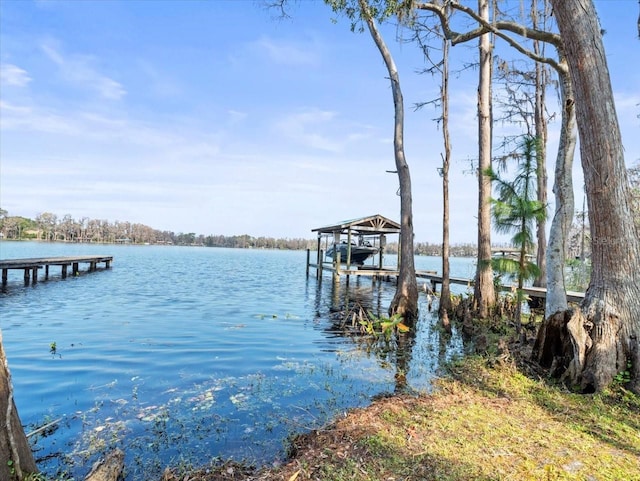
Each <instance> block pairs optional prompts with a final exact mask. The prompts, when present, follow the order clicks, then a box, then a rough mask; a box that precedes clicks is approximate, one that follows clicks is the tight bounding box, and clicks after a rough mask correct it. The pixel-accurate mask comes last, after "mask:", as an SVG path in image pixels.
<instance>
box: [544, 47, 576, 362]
mask: <svg viewBox="0 0 640 481" xmlns="http://www.w3.org/2000/svg"><path fill="white" fill-rule="evenodd" d="M559 64H560V66H562V67H563V68H564V69H565V70H564V71H563V70H560V69H557V70H556V71H557V72H558V75H559V77H560V100H561V103H562V125H561V127H560V141H559V143H558V156H557V158H556V168H555V181H554V186H553V193H554V195H555V213H554V216H553V220H552V221H551V229H550V231H549V245H548V246H547V298H546V301H545V318H546V319H548V318H549V316H551V315H552V314H555V313H556V312H560V311H564V310H566V309H567V307H568V306H567V291H566V288H565V281H564V267H565V259H566V257H567V251H568V242H569V231H570V229H571V222H572V220H573V210H574V200H573V175H572V169H573V155H574V152H575V148H576V141H577V138H576V137H577V135H576V134H577V130H576V111H575V100H574V97H573V87H572V85H571V79H570V78H569V71H568V66H567V63H566V60H565V59H564V58H561V59H560V62H559ZM543 328H544V326H543ZM534 350H535V349H534Z"/></svg>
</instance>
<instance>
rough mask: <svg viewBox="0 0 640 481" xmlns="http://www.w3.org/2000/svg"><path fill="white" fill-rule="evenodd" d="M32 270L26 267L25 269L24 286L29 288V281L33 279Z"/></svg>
mask: <svg viewBox="0 0 640 481" xmlns="http://www.w3.org/2000/svg"><path fill="white" fill-rule="evenodd" d="M30 271H31V269H29V268H28V267H26V268H25V269H24V285H25V286H28V285H29V279H30V278H31V272H30Z"/></svg>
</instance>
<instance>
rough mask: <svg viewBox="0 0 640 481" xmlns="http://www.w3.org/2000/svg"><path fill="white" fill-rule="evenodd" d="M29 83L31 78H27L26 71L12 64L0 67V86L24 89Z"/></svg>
mask: <svg viewBox="0 0 640 481" xmlns="http://www.w3.org/2000/svg"><path fill="white" fill-rule="evenodd" d="M29 82H31V77H29V74H28V73H27V71H26V70H24V69H21V68H20V67H18V66H17V65H12V64H2V65H0V83H1V84H4V85H11V86H14V87H24V86H25V85H27V84H28V83H29Z"/></svg>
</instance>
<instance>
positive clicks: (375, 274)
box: [307, 254, 584, 302]
mask: <svg viewBox="0 0 640 481" xmlns="http://www.w3.org/2000/svg"><path fill="white" fill-rule="evenodd" d="M310 267H313V268H315V269H316V270H317V271H318V274H319V275H322V271H324V270H328V271H330V272H332V273H333V274H334V275H340V276H342V275H346V276H347V285H348V282H349V276H368V277H372V278H374V279H377V278H382V279H384V278H390V277H397V276H398V274H399V271H398V270H397V269H391V268H382V269H380V268H378V267H375V266H360V267H357V266H354V267H350V268H349V269H346V268H342V267H340V268H339V269H338V271H337V272H336V269H335V267H334V264H333V263H331V262H323V263H322V264H320V265H318V264H312V263H311V262H309V255H308V254H307V275H309V268H310ZM416 277H417V278H418V279H425V280H427V281H429V282H430V283H431V290H432V291H433V292H436V288H437V285H438V284H442V276H441V275H438V274H437V273H436V271H416ZM449 282H450V283H451V284H459V285H463V286H468V287H473V285H474V280H473V279H467V278H462V277H450V278H449ZM515 289H516V286H513V285H508V286H501V287H500V290H501V291H502V292H510V291H513V292H515ZM523 292H524V293H525V295H527V296H529V297H537V298H541V299H546V298H547V289H546V288H544V287H532V286H529V287H524V288H523ZM583 299H584V292H575V291H567V301H569V302H582V300H583Z"/></svg>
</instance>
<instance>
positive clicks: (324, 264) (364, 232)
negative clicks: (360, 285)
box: [307, 214, 400, 282]
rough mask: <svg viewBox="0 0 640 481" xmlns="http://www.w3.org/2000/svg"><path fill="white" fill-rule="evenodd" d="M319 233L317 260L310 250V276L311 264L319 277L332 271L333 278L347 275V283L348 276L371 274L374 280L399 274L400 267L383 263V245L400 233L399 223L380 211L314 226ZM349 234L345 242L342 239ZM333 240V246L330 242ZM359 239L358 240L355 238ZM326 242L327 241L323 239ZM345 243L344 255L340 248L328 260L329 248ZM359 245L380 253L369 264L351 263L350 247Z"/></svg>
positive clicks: (308, 266) (337, 278) (308, 253)
mask: <svg viewBox="0 0 640 481" xmlns="http://www.w3.org/2000/svg"><path fill="white" fill-rule="evenodd" d="M311 232H315V233H317V235H318V246H317V250H316V255H315V257H316V259H315V263H313V262H312V260H311V251H310V250H307V275H309V269H310V268H311V267H313V268H315V269H316V277H317V278H318V279H320V278H321V277H322V272H323V271H324V270H328V271H331V272H333V277H334V280H336V281H337V280H339V279H340V276H342V275H346V276H347V282H349V276H354V275H355V276H369V277H372V278H373V279H377V278H389V277H392V276H393V277H395V276H397V275H398V267H397V266H393V267H385V266H384V262H383V261H384V248H385V246H386V245H387V236H389V235H399V234H400V224H398V223H397V222H395V221H393V220H391V219H388V218H386V217H384V216H382V215H380V214H376V215H370V216H368V217H361V218H358V219H351V220H345V221H342V222H339V223H337V224H332V225H328V226H324V227H318V228H316V229H311ZM343 236H346V241H345V240H344V239H343ZM330 240H331V242H332V243H331V245H329V242H330ZM356 240H357V241H358V242H357V243H356V242H355V241H356ZM323 241H324V242H323ZM341 244H344V249H343V251H346V252H345V254H346V255H345V257H342V255H343V254H342V252H341V250H340V249H336V250H335V252H334V253H333V254H332V255H333V257H332V260H331V261H326V260H325V257H326V255H327V251H328V250H330V249H331V247H332V246H339V245H341ZM358 245H368V246H371V247H375V248H377V254H375V255H373V256H372V258H373V260H372V261H371V262H370V263H368V264H366V265H357V264H356V263H354V262H352V259H351V249H352V248H355V247H354V246H358Z"/></svg>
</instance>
